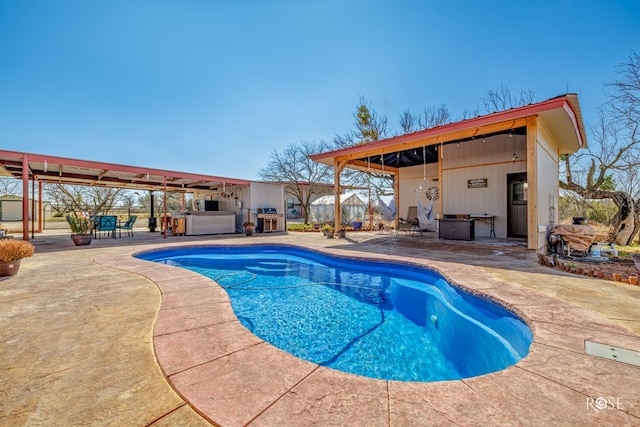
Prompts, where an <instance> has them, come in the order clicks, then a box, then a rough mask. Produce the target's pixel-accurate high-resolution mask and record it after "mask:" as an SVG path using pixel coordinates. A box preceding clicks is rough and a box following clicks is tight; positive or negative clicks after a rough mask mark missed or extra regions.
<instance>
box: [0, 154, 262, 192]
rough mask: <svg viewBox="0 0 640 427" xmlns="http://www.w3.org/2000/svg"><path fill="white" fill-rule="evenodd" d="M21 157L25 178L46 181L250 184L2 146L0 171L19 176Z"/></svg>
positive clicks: (172, 187) (143, 186)
mask: <svg viewBox="0 0 640 427" xmlns="http://www.w3.org/2000/svg"><path fill="white" fill-rule="evenodd" d="M23 159H26V161H27V165H28V168H29V179H30V180H31V179H34V178H35V179H36V180H37V181H40V182H47V183H60V184H74V185H91V186H104V187H114V188H125V189H131V190H150V191H163V190H164V182H165V179H166V185H167V191H170V192H193V191H195V190H215V189H216V188H218V187H219V186H222V185H223V184H226V185H234V184H236V185H249V184H250V181H248V180H244V179H236V178H226V177H220V176H212V175H201V174H195V173H189V172H176V171H170V170H162V169H154V168H147V167H142V166H127V165H119V164H115V163H103V162H95V161H90V160H80V159H72V158H65V157H57V156H49V155H46V154H33V153H24V152H16V151H4V150H0V175H4V176H13V177H15V178H18V179H22V171H23Z"/></svg>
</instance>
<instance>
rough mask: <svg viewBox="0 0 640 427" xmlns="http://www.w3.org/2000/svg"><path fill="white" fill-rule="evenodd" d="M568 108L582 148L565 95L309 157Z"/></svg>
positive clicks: (341, 153)
mask: <svg viewBox="0 0 640 427" xmlns="http://www.w3.org/2000/svg"><path fill="white" fill-rule="evenodd" d="M567 107H569V109H570V113H569V112H567V114H569V116H570V117H571V120H572V122H573V125H574V128H575V131H576V134H577V136H578V139H579V141H580V146H582V144H583V140H582V134H581V133H580V130H579V127H578V119H577V115H576V113H575V111H574V110H573V108H572V107H571V105H570V104H569V101H568V99H567V95H563V96H559V97H556V98H551V99H548V100H546V101H542V102H539V103H536V104H529V105H525V106H523V107H517V108H512V109H510V110H505V111H498V112H496V113H491V114H487V115H485V116H478V117H474V118H471V119H466V120H462V121H459V122H455V123H449V124H446V125H442V126H438V127H435V128H431V129H426V130H422V131H418V132H413V133H409V134H404V135H400V136H396V137H392V138H387V139H382V140H380V141H374V142H369V143H365V144H359V145H356V146H352V147H347V148H341V149H339V150H333V151H327V152H325V153H318V154H313V155H311V156H309V158H311V160H314V161H318V160H322V159H327V158H332V157H337V156H341V155H347V154H352V153H357V152H359V151H362V150H363V149H364V148H366V149H367V150H370V149H376V148H384V147H387V146H391V145H396V144H401V143H404V142H409V141H414V140H416V139H421V138H433V137H437V136H442V135H446V134H448V133H453V132H457V131H461V130H465V129H470V128H474V127H480V126H485V125H489V124H493V123H499V122H505V121H509V120H515V119H520V118H522V117H527V116H533V115H536V114H539V113H542V112H544V111H549V110H554V109H558V108H562V109H564V110H565V111H566V110H567Z"/></svg>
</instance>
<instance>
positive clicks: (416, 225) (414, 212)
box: [398, 206, 422, 236]
mask: <svg viewBox="0 0 640 427" xmlns="http://www.w3.org/2000/svg"><path fill="white" fill-rule="evenodd" d="M398 221H399V222H398V232H400V231H404V232H405V234H409V232H411V235H412V236H413V235H414V234H415V232H416V231H418V232H419V233H420V235H422V229H421V228H420V221H419V220H418V207H417V206H409V209H408V211H407V218H406V219H405V218H398Z"/></svg>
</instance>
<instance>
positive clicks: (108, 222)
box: [94, 215, 118, 239]
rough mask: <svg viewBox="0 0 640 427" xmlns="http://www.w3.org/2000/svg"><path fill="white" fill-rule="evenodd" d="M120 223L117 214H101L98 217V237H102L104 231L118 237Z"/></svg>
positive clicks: (96, 228)
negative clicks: (117, 229)
mask: <svg viewBox="0 0 640 427" xmlns="http://www.w3.org/2000/svg"><path fill="white" fill-rule="evenodd" d="M117 224H118V217H117V216H115V215H113V216H112V215H101V216H99V217H97V218H96V226H95V228H94V230H95V231H96V237H98V239H100V238H102V233H104V232H108V233H109V234H111V237H112V238H114V239H115V238H116V226H117Z"/></svg>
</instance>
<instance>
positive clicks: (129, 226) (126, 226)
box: [116, 215, 138, 237]
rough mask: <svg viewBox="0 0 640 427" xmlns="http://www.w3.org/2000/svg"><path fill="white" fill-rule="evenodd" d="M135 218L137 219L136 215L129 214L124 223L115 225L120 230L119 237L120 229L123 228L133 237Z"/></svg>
mask: <svg viewBox="0 0 640 427" xmlns="http://www.w3.org/2000/svg"><path fill="white" fill-rule="evenodd" d="M136 219H138V216H137V215H131V216H130V217H129V219H128V220H127V221H126V222H125V223H124V224H122V225H117V226H116V228H117V229H118V230H120V237H122V230H124V231H125V233H126V234H128V235H129V236H131V237H133V224H134V223H135V222H136Z"/></svg>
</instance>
